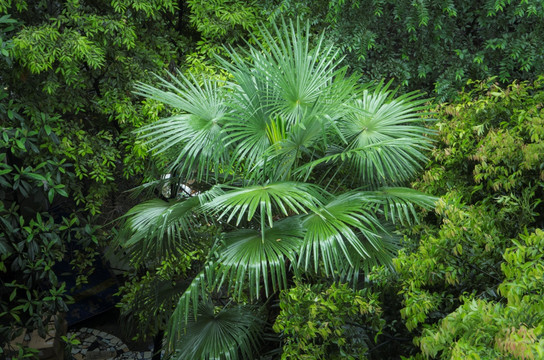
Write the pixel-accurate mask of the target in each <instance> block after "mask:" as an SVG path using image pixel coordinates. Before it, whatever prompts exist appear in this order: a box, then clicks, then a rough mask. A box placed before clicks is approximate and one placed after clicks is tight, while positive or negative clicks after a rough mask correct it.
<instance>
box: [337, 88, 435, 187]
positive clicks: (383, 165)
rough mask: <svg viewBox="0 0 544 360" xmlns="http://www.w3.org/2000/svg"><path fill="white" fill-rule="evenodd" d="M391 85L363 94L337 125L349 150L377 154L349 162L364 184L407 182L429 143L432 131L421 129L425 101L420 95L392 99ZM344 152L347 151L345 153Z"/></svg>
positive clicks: (421, 159)
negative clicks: (362, 150)
mask: <svg viewBox="0 0 544 360" xmlns="http://www.w3.org/2000/svg"><path fill="white" fill-rule="evenodd" d="M389 85H390V83H389V84H387V85H385V86H384V85H383V83H380V84H379V85H378V86H377V87H376V88H375V89H374V91H373V92H371V91H370V90H369V89H365V90H363V92H362V94H361V98H360V99H357V100H354V101H353V104H352V107H351V109H352V112H350V113H349V114H348V116H345V117H343V118H341V119H339V121H338V128H339V130H340V132H341V134H342V137H343V138H344V139H346V141H347V142H348V146H347V148H346V150H353V149H361V148H366V147H367V146H369V145H376V146H374V147H372V149H377V151H374V152H372V154H371V155H370V156H369V154H368V153H365V154H360V155H359V154H358V155H357V156H353V157H352V158H351V159H350V165H352V167H353V168H354V169H355V170H356V174H357V176H358V177H359V178H360V180H361V182H362V183H368V182H376V180H378V182H382V183H383V182H385V183H389V184H391V183H394V182H398V181H405V180H407V179H409V178H410V177H412V176H414V175H415V173H416V172H417V171H418V170H419V169H420V168H421V167H420V165H419V164H420V163H421V162H423V161H424V160H425V159H426V157H425V155H424V154H423V152H422V150H426V149H428V147H429V145H430V140H429V139H428V138H427V137H426V136H425V135H427V134H429V133H430V130H428V129H427V128H425V127H424V126H422V125H421V123H422V118H423V117H424V116H425V115H426V114H427V113H426V111H427V110H428V106H427V105H425V102H426V101H427V100H426V99H420V97H421V94H420V93H418V92H413V93H408V94H405V95H402V96H400V97H397V98H393V97H392V95H393V94H394V92H392V91H390V90H388V87H389ZM344 151H345V150H344Z"/></svg>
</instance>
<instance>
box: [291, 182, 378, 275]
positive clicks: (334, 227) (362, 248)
mask: <svg viewBox="0 0 544 360" xmlns="http://www.w3.org/2000/svg"><path fill="white" fill-rule="evenodd" d="M364 205H365V204H364V202H363V201H362V198H361V196H359V194H358V193H346V194H343V195H340V196H337V197H334V198H333V199H332V200H331V201H329V202H328V203H327V204H325V205H323V207H321V208H320V209H318V210H317V211H315V212H314V213H313V214H310V215H307V216H305V217H304V220H303V223H302V226H303V228H304V229H305V231H306V232H305V236H304V243H303V244H302V247H301V252H300V258H299V265H302V266H303V267H304V269H305V270H307V269H308V267H309V266H310V265H311V264H312V263H313V265H314V271H315V272H317V271H318V265H319V264H320V263H321V264H322V265H323V267H324V270H325V273H326V275H332V274H333V273H334V271H335V270H336V269H339V268H343V266H344V265H343V264H345V263H347V264H349V265H351V266H353V265H354V263H355V262H357V261H358V259H368V258H370V257H371V254H373V251H371V250H370V249H369V247H368V245H369V244H371V245H373V246H374V247H375V248H378V249H379V248H381V246H380V240H381V239H380V235H379V233H380V232H384V229H383V228H382V227H381V225H380V221H379V220H378V219H377V218H376V216H375V215H374V214H373V213H372V212H371V211H369V209H368V208H365V206H364ZM358 234H363V235H364V237H365V239H366V241H365V242H362V241H361V239H360V238H359V236H358Z"/></svg>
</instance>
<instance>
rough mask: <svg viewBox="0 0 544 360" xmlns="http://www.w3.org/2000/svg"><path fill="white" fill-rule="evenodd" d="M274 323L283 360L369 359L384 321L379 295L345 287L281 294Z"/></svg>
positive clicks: (301, 289) (297, 289) (304, 287)
mask: <svg viewBox="0 0 544 360" xmlns="http://www.w3.org/2000/svg"><path fill="white" fill-rule="evenodd" d="M280 308H281V311H280V314H279V316H278V317H277V319H276V322H275V324H274V331H276V332H279V333H280V336H281V337H282V339H283V340H284V341H285V343H284V346H283V354H282V359H323V360H325V359H352V360H355V359H366V355H367V352H368V350H369V348H370V347H371V344H372V343H373V340H372V339H373V338H374V335H376V334H377V333H379V332H380V330H381V328H382V326H383V320H381V319H380V314H381V308H380V304H379V302H378V300H377V296H376V294H372V293H368V292H367V291H354V290H353V289H351V288H350V287H349V286H347V285H346V284H338V285H337V284H335V283H333V284H332V285H331V286H330V287H326V286H323V285H317V286H316V285H314V286H309V285H304V284H301V283H297V284H296V287H293V288H291V289H288V290H285V291H282V293H281V296H280Z"/></svg>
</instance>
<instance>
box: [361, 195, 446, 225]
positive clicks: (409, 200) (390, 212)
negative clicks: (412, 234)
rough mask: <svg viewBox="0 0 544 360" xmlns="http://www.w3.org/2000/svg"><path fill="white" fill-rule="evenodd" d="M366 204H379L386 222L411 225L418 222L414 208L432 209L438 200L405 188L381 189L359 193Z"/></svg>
mask: <svg viewBox="0 0 544 360" xmlns="http://www.w3.org/2000/svg"><path fill="white" fill-rule="evenodd" d="M360 194H361V196H362V197H363V198H364V200H365V201H367V202H373V203H376V204H379V205H380V207H381V208H382V211H383V213H384V215H385V218H386V220H388V221H391V222H393V223H394V224H395V223H397V222H399V223H400V224H402V225H412V224H413V223H414V222H417V221H418V216H417V213H416V206H420V207H422V208H424V209H432V208H434V206H435V203H436V201H437V200H438V198H436V197H434V196H430V195H427V194H425V193H422V192H420V191H417V190H414V189H410V188H405V187H382V188H379V189H377V190H375V191H365V192H361V193H360Z"/></svg>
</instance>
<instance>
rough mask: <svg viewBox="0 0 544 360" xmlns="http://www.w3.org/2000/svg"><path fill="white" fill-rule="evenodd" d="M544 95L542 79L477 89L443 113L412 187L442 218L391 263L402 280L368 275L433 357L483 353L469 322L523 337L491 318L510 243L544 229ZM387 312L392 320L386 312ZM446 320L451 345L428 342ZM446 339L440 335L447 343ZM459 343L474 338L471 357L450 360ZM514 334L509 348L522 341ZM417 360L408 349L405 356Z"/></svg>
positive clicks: (468, 347)
mask: <svg viewBox="0 0 544 360" xmlns="http://www.w3.org/2000/svg"><path fill="white" fill-rule="evenodd" d="M542 86H543V83H542V78H540V79H538V80H537V81H535V82H534V83H514V84H511V85H510V86H508V87H507V88H500V87H499V86H498V85H496V84H494V83H493V82H492V81H487V82H472V83H470V84H469V90H468V91H467V92H466V93H463V94H461V95H460V100H459V101H458V102H454V103H451V104H441V105H439V106H437V108H436V118H437V120H436V122H435V123H433V128H434V129H435V130H436V139H437V142H436V144H435V148H434V149H433V151H432V160H431V161H430V162H429V163H428V164H427V170H426V172H425V173H424V174H423V175H422V177H421V179H420V180H419V181H417V182H416V183H414V186H415V187H416V188H418V189H420V190H423V191H426V192H429V193H432V194H435V195H441V200H440V201H439V202H438V204H437V206H436V214H428V215H427V221H426V222H425V223H424V224H421V225H418V226H416V227H413V228H412V229H410V230H409V231H407V232H406V233H407V240H406V242H405V244H406V247H405V249H404V250H402V251H401V252H400V253H399V256H398V257H397V258H396V259H394V266H395V270H396V272H394V273H387V272H383V271H382V272H381V273H380V272H377V273H376V274H373V275H371V278H374V277H375V278H376V279H377V280H379V281H376V282H374V285H373V286H375V287H376V289H375V290H374V291H376V292H378V293H381V292H391V291H392V290H391V287H393V288H394V289H396V291H397V292H399V293H400V294H401V295H402V297H403V308H402V309H401V310H400V315H401V319H402V322H404V324H405V326H406V327H407V328H408V329H409V330H410V331H412V335H411V336H415V338H416V339H417V338H419V336H420V335H421V334H424V335H422V336H423V337H422V338H421V339H422V340H421V342H419V344H420V346H421V350H422V351H423V353H424V354H426V355H428V356H431V357H432V356H438V357H440V356H443V358H450V356H451V357H452V358H464V356H465V355H466V356H467V357H469V356H472V355H470V354H472V352H478V351H479V350H478V349H479V348H480V345H481V344H480V345H479V343H477V341H479V340H477V339H475V338H471V339H469V337H470V334H471V332H470V331H466V327H465V326H466V323H467V322H471V323H473V324H478V323H481V324H483V323H488V324H489V326H490V328H493V327H494V328H496V329H497V331H499V330H500V331H499V332H501V331H505V328H504V326H506V325H508V326H510V328H511V327H512V326H514V327H515V328H516V330H515V331H518V330H519V331H520V333H516V334H518V335H519V336H521V333H522V332H523V331H524V330H523V329H521V328H520V327H519V326H521V325H520V324H521V323H513V322H504V321H503V322H501V321H502V320H499V319H496V320H493V319H489V318H488V315H489V314H492V313H493V312H494V311H499V310H500V311H502V310H501V309H502V307H501V306H502V305H497V304H498V303H500V302H501V301H502V299H503V297H505V298H507V299H510V298H509V296H510V295H507V294H506V293H505V290H504V289H505V285H504V283H503V282H504V281H505V276H507V277H508V276H510V275H508V273H509V271H512V270H508V271H506V272H505V271H504V270H505V269H506V268H505V267H504V265H503V266H502V271H501V264H502V262H503V257H504V258H508V259H509V258H510V256H511V255H510V254H511V253H512V252H513V250H507V249H508V248H510V247H511V246H512V245H513V244H515V243H516V240H513V239H516V238H518V236H519V234H520V233H524V232H525V231H526V229H527V231H534V230H535V229H538V228H542V226H543V224H544V223H543V220H544V216H543V215H542V214H543V210H544V209H543V206H542V203H541V199H542V198H543V196H544V177H543V176H542V175H543V172H542V170H543V169H544V168H543V166H544V165H543V160H544V152H543V151H542V141H541V139H542V134H543V131H544V113H543V110H542V107H543V103H544V89H543V88H542ZM537 234H541V232H539V231H537ZM539 236H540V235H539ZM410 238H411V239H410ZM526 238H527V236H525V235H524V236H523V239H526ZM531 239H532V238H531ZM516 269H518V270H517V271H518V272H519V274H518V275H517V276H518V277H519V278H520V279H527V281H528V283H530V282H531V280H529V279H533V280H535V279H536V278H534V275H535V273H533V272H532V271H531V270H530V269H529V268H526V267H523V266H521V267H518V268H516ZM522 269H525V270H524V271H525V272H524V273H523V274H522V273H521V272H520V271H521V270H522ZM384 277H385V279H388V280H384V279H383V278H384ZM524 281H525V280H524ZM501 284H503V285H501ZM534 299H535V301H536V303H535V306H537V307H538V306H542V304H541V303H539V301H538V300H536V299H538V297H536V298H534ZM526 310H527V309H526ZM509 311H510V310H509ZM384 313H389V312H388V310H387V309H386V308H384ZM486 314H487V315H486ZM443 318H446V319H448V320H444V321H443V322H441V324H443V326H444V328H442V330H440V331H443V333H448V334H450V335H448V336H453V337H452V338H443V342H433V341H434V340H432V339H431V338H432V337H433V336H435V337H437V336H438V335H436V334H437V331H438V330H436V329H437V328H436V325H435V324H436V323H437V322H438V321H440V319H443ZM397 319H398V317H397V318H396V319H393V320H389V321H397ZM461 319H463V320H461ZM486 321H487V322H486ZM508 321H510V320H508ZM433 324H434V325H433ZM429 326H430V327H429ZM482 326H483V325H482ZM526 326H527V324H526ZM535 326H536V325H535ZM446 327H447V329H446ZM385 328H389V327H388V325H387V324H386V326H385ZM527 328H528V329H530V328H529V327H527ZM537 328H538V326H537ZM429 329H434V330H432V332H429V331H431V330H429ZM520 329H521V330H520ZM472 330H474V331H473V333H474V332H476V333H477V331H476V329H472ZM482 331H483V330H482ZM490 331H491V330H490ZM535 331H537V330H535ZM538 331H539V330H538ZM538 331H537V333H538ZM443 333H441V334H442V335H440V336H446V335H444V334H443ZM433 334H434V335H433ZM454 334H464V335H459V336H461V337H462V336H464V337H465V338H466V339H467V341H468V342H467V341H465V342H463V341H460V342H459V346H460V348H459V349H458V350H459V351H461V350H462V351H464V352H463V354H465V355H459V354H461V352H458V353H455V354H457V355H455V354H454V355H452V354H453V353H451V351H453V350H452V348H448V346H449V345H448V344H449V341H450V340H451V341H454V340H455V339H458V338H457V337H456V336H457V335H454ZM501 334H502V335H501V336H503V335H504V334H503V333H501ZM484 335H485V334H484ZM484 335H482V336H484ZM511 335H512V336H513V337H512V338H511V339H510V340H505V341H506V342H508V341H512V339H514V337H515V336H518V335H515V334H514V333H512V334H511ZM485 336H488V335H485ZM485 336H484V337H485ZM494 336H495V335H493V334H492V335H490V338H491V339H493V338H494ZM504 336H506V335H504ZM531 336H532V335H531ZM535 336H536V337H535V339H538V336H537V335H535ZM423 339H424V340H423ZM504 339H506V337H504ZM471 341H476V342H474V343H473V342H471ZM482 341H484V340H482ZM535 341H536V342H537V343H538V340H535ZM484 342H485V341H484ZM439 343H440V344H441V345H438V344H439ZM431 344H432V345H431ZM501 346H502V345H501ZM535 346H536V345H535ZM439 348H440V350H436V349H439ZM447 348H448V349H449V350H447ZM431 349H435V350H431ZM503 350H504V349H503ZM448 351H449V352H448ZM497 351H499V350H497ZM500 351H502V350H500ZM414 352H415V350H414V349H410V348H406V350H405V353H404V354H414ZM484 353H485V352H482V353H481V354H480V355H479V356H482V354H484ZM440 354H443V355H440ZM490 354H492V353H490ZM500 354H505V353H504V352H501V353H500ZM520 356H521V355H520ZM535 356H536V355H535ZM489 358H493V355H489ZM536 358H538V357H536Z"/></svg>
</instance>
